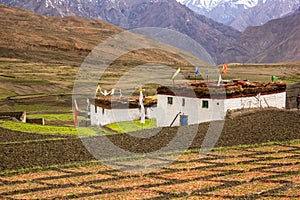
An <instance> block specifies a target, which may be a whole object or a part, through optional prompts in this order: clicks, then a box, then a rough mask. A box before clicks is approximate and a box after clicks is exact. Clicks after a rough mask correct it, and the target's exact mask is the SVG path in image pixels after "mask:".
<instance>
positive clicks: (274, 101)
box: [155, 92, 286, 127]
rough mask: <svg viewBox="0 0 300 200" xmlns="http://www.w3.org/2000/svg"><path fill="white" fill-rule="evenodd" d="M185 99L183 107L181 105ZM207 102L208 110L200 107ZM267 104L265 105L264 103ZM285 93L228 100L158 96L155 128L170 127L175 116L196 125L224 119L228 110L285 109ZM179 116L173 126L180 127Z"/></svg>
mask: <svg viewBox="0 0 300 200" xmlns="http://www.w3.org/2000/svg"><path fill="white" fill-rule="evenodd" d="M168 97H173V104H172V105H170V104H168ZM182 99H185V106H183V105H182ZM203 101H208V104H209V106H208V108H203V107H202V102H203ZM266 102H267V103H266ZM285 105H286V92H282V93H276V94H270V95H261V96H260V97H259V98H258V97H240V98H230V99H204V98H203V99H199V98H188V97H179V96H168V95H158V103H157V113H155V114H156V116H157V117H156V118H157V126H158V127H164V126H170V125H171V123H172V121H173V119H174V118H175V117H176V115H177V114H178V113H179V112H181V113H180V115H187V116H188V124H189V125H190V124H198V123H202V122H208V121H214V120H222V119H224V117H225V115H226V112H227V110H228V109H230V110H236V109H242V108H245V109H248V108H259V107H263V108H265V107H268V106H269V107H276V108H285ZM180 115H179V116H178V117H177V119H176V121H175V122H174V124H173V126H180Z"/></svg>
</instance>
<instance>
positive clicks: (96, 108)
mask: <svg viewBox="0 0 300 200" xmlns="http://www.w3.org/2000/svg"><path fill="white" fill-rule="evenodd" d="M95 113H97V106H96V105H95Z"/></svg>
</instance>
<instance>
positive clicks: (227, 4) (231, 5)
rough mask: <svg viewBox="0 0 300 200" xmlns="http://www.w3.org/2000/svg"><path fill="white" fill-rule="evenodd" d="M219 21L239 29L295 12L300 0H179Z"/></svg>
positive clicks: (242, 29) (261, 23)
mask: <svg viewBox="0 0 300 200" xmlns="http://www.w3.org/2000/svg"><path fill="white" fill-rule="evenodd" d="M177 1H178V2H180V3H181V4H184V5H186V6H188V7H189V8H191V9H192V10H194V11H195V12H197V13H200V14H203V15H205V16H207V17H209V18H211V19H213V20H215V21H217V22H221V23H223V24H226V25H230V26H232V27H234V28H235V29H237V30H239V31H244V30H245V29H246V28H247V27H248V26H258V25H263V24H264V23H266V22H268V21H270V20H272V19H276V18H280V17H283V16H284V15H286V14H288V13H293V11H294V10H295V9H297V8H298V7H299V6H300V0H177Z"/></svg>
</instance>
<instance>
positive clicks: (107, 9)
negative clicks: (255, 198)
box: [0, 0, 240, 63]
mask: <svg viewBox="0 0 300 200" xmlns="http://www.w3.org/2000/svg"><path fill="white" fill-rule="evenodd" d="M50 2H51V3H50ZM0 3H5V4H9V5H10V6H12V5H13V6H16V7H21V8H27V9H30V10H32V11H34V12H37V13H40V14H45V15H51V16H53V15H54V16H61V13H64V14H65V15H76V16H78V17H86V18H94V19H101V20H105V21H108V22H110V23H112V24H115V25H117V26H120V27H122V28H125V29H132V28H141V27H161V28H169V29H172V30H175V31H178V32H181V33H183V34H186V35H188V36H189V37H191V38H192V39H194V40H195V41H197V42H198V43H199V44H201V45H202V46H203V47H204V48H205V49H206V50H207V51H208V53H209V54H210V55H211V56H212V57H213V59H214V61H215V62H216V63H221V62H222V60H220V56H219V55H220V54H221V52H222V51H223V50H224V49H225V48H226V47H227V46H229V45H230V44H231V43H232V42H233V41H234V40H236V39H237V38H238V37H239V36H240V32H239V31H237V30H235V29H233V28H232V27H229V26H226V25H223V24H221V23H218V22H215V21H213V20H211V19H209V18H207V17H205V16H202V15H199V14H196V13H195V12H193V11H192V10H190V9H189V8H187V7H186V6H184V5H181V4H180V3H178V2H177V1H176V0H172V1H170V0H151V1H148V0H131V1H126V0H114V1H112V0H102V1H97V0H90V1H88V2H86V1H82V0H73V1H71V0H39V1H38V0H33V1H32V0H31V1H30V0H24V1H17V0H0ZM46 6H47V7H46ZM62 10H64V12H63V11H62Z"/></svg>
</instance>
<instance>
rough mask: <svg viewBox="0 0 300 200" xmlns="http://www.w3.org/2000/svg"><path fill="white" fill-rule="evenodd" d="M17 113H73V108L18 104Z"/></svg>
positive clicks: (15, 108)
mask: <svg viewBox="0 0 300 200" xmlns="http://www.w3.org/2000/svg"><path fill="white" fill-rule="evenodd" d="M14 110H15V111H26V112H35V111H60V112H71V111H72V107H65V106H50V105H38V104H34V105H21V104H17V105H15V106H14Z"/></svg>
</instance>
